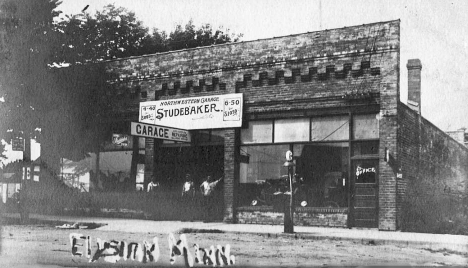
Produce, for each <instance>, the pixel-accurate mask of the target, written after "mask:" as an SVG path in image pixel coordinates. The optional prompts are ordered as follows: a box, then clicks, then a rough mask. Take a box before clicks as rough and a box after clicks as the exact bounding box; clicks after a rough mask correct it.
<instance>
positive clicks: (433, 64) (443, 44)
mask: <svg viewBox="0 0 468 268" xmlns="http://www.w3.org/2000/svg"><path fill="white" fill-rule="evenodd" d="M111 3H114V4H115V5H116V6H122V7H125V8H127V9H129V10H131V11H134V12H135V14H136V16H137V18H139V19H140V20H141V21H143V23H144V24H145V25H146V26H147V27H149V28H158V29H160V30H164V31H166V32H170V31H172V30H173V29H174V28H175V26H176V25H177V24H185V23H187V22H188V20H189V19H193V21H194V23H195V24H196V25H201V24H204V23H210V24H211V25H213V26H215V27H221V26H222V27H223V28H224V29H230V30H231V32H234V33H242V34H243V37H242V39H241V40H242V41H249V40H256V39H263V38H270V37H276V36H284V35H290V34H297V33H304V32H311V31H318V30H325V29H333V28H340V27H345V26H353V25H360V24H366V23H373V22H379V21H388V20H395V19H400V20H401V48H400V53H401V54H400V64H401V65H400V70H401V72H400V79H401V80H400V93H401V101H402V102H404V103H406V100H407V83H408V82H407V69H406V63H407V61H408V59H413V58H419V59H420V60H421V62H422V65H423V68H422V95H421V98H422V100H421V102H422V104H421V107H422V115H423V116H424V117H425V118H426V119H428V120H429V121H431V122H432V123H434V124H435V125H436V126H438V127H439V128H440V129H442V130H444V131H447V130H456V129H459V128H462V127H468V116H467V115H468V108H467V107H468V105H467V104H468V81H467V79H466V77H465V76H466V74H468V27H466V22H467V21H468V12H467V11H468V1H462V0H459V1H436V0H406V1H402V0H381V1H379V0H353V1H345V0H341V1H340V0H321V1H320V0H281V1H279V0H226V1H223V0H131V1H129V0H92V1H91V0H88V1H86V0H84V1H83V0H80V1H77V0H62V4H61V5H60V6H59V8H58V9H59V10H62V11H63V12H64V14H77V13H80V12H81V10H82V9H83V8H84V7H85V6H86V5H89V7H88V9H87V12H90V13H91V14H93V13H94V12H95V11H96V10H101V9H102V7H103V6H105V5H107V4H111Z"/></svg>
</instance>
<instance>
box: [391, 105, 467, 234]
mask: <svg viewBox="0 0 468 268" xmlns="http://www.w3.org/2000/svg"><path fill="white" fill-rule="evenodd" d="M398 118H399V120H398V122H399V130H398V153H399V161H398V164H399V166H400V167H401V170H402V174H403V178H402V179H398V188H397V189H398V210H399V215H398V222H399V225H400V226H401V228H402V229H403V230H409V231H419V232H439V233H464V234H467V233H468V232H467V229H466V227H464V226H465V225H466V220H467V219H468V218H467V213H466V212H467V211H466V207H467V205H468V203H467V202H466V201H467V200H466V194H467V181H468V149H467V148H465V147H464V146H463V145H461V144H460V143H458V142H457V141H455V140H454V139H453V138H451V137H450V136H449V135H447V134H446V133H444V132H443V131H442V130H440V129H438V128H437V127H436V126H434V125H433V124H432V123H430V122H429V121H427V120H426V119H424V118H423V117H420V116H419V115H418V114H417V113H416V112H415V111H413V110H411V109H410V108H409V107H407V106H406V105H405V104H403V103H399V104H398Z"/></svg>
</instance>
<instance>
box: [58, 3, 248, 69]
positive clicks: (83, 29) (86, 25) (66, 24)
mask: <svg viewBox="0 0 468 268" xmlns="http://www.w3.org/2000/svg"><path fill="white" fill-rule="evenodd" d="M57 26H58V29H59V31H60V32H61V33H63V35H62V38H63V41H62V42H60V43H59V47H58V48H57V49H56V55H55V59H56V61H57V62H59V63H71V64H76V63H89V62H99V61H103V60H110V59H116V58H125V57H130V56H140V55H145V54H153V53H158V52H166V51H171V50H179V49H186V48H194V47H200V46H209V45H216V44H223V43H228V42H237V41H238V40H239V38H240V37H241V35H236V34H231V33H229V30H226V32H225V31H223V29H222V28H219V29H213V27H212V26H211V25H210V24H204V25H202V26H201V27H199V28H197V27H196V26H195V25H194V24H193V21H191V20H190V21H189V22H188V23H187V24H186V25H185V26H182V25H178V26H176V28H175V30H174V31H172V32H171V33H169V34H167V33H166V32H165V31H160V30H158V29H153V30H152V31H151V32H150V31H149V29H148V28H147V27H145V26H144V25H143V23H142V22H141V21H139V20H138V19H137V17H136V16H135V13H134V12H131V11H129V10H127V9H126V8H123V7H115V6H114V5H112V4H111V5H107V6H105V7H104V8H103V10H102V11H97V12H96V13H95V14H94V15H91V14H89V13H84V14H76V15H72V16H70V15H69V16H67V17H66V18H65V19H63V20H62V21H60V22H59V23H58V25H57Z"/></svg>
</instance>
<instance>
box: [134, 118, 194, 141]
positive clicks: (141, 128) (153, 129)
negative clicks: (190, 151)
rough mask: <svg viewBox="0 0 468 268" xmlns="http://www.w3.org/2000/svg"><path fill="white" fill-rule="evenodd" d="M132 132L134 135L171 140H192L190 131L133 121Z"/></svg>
mask: <svg viewBox="0 0 468 268" xmlns="http://www.w3.org/2000/svg"><path fill="white" fill-rule="evenodd" d="M131 134H132V135H134V136H141V137H148V138H156V139H163V140H171V141H183V142H190V141H191V136H190V132H188V131H187V130H183V129H174V128H168V127H163V126H155V125H148V124H142V123H135V122H132V126H131Z"/></svg>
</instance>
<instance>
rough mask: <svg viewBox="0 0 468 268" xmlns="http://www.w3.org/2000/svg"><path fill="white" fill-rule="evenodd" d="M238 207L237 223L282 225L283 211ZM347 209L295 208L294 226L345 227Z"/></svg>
mask: <svg viewBox="0 0 468 268" xmlns="http://www.w3.org/2000/svg"><path fill="white" fill-rule="evenodd" d="M255 209H256V210H254V209H252V208H239V212H238V214H237V217H238V222H239V223H246V224H270V225H283V223H284V213H283V212H277V211H274V210H273V209H271V208H267V209H258V208H255ZM347 224H348V211H347V209H325V208H324V209H321V208H297V209H296V212H295V213H294V225H296V226H326V227H347Z"/></svg>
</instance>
